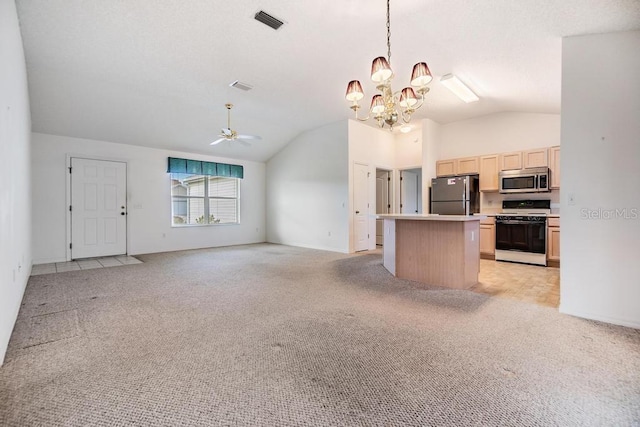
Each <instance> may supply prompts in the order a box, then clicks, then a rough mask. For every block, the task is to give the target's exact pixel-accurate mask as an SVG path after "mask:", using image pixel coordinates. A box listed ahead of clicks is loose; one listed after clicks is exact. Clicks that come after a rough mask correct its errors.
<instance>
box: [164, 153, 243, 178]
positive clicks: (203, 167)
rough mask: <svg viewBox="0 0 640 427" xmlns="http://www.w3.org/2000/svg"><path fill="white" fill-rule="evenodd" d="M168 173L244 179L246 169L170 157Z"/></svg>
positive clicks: (237, 166) (225, 164)
mask: <svg viewBox="0 0 640 427" xmlns="http://www.w3.org/2000/svg"><path fill="white" fill-rule="evenodd" d="M168 163H169V164H168V166H167V172H168V173H186V174H191V175H208V176H227V177H229V178H240V179H242V178H244V167H243V166H240V165H229V164H227V163H215V162H203V161H200V160H189V159H179V158H176V157H169V162H168Z"/></svg>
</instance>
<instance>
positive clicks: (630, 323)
mask: <svg viewBox="0 0 640 427" xmlns="http://www.w3.org/2000/svg"><path fill="white" fill-rule="evenodd" d="M558 311H559V312H560V313H562V314H568V315H570V316H575V317H581V318H583V319H589V320H597V321H599V322H604V323H611V324H612V325H620V326H626V327H628V328H634V329H640V320H629V319H621V318H618V317H611V316H603V315H601V314H595V313H589V312H584V311H580V310H570V309H569V310H567V308H566V307H565V306H563V305H562V303H560V307H559V309H558Z"/></svg>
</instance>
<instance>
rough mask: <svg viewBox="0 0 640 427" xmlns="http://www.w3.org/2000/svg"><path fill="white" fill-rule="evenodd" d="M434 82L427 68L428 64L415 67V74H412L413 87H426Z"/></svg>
mask: <svg viewBox="0 0 640 427" xmlns="http://www.w3.org/2000/svg"><path fill="white" fill-rule="evenodd" d="M431 80H433V76H431V71H429V67H427V63H426V62H418V63H417V64H416V65H414V66H413V72H412V73H411V86H413V87H418V88H419V87H425V86H426V85H428V84H429V83H431Z"/></svg>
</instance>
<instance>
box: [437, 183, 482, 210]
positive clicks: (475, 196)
mask: <svg viewBox="0 0 640 427" xmlns="http://www.w3.org/2000/svg"><path fill="white" fill-rule="evenodd" d="M479 185H480V180H479V178H478V175H465V176H447V177H442V178H433V179H432V180H431V213H432V214H440V215H471V214H472V213H479V212H480V187H479Z"/></svg>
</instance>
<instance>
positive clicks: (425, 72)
mask: <svg viewBox="0 0 640 427" xmlns="http://www.w3.org/2000/svg"><path fill="white" fill-rule="evenodd" d="M389 2H390V0H387V57H386V58H385V57H383V56H380V57H378V58H376V59H374V60H373V63H372V64H371V80H372V81H373V82H374V83H375V84H376V89H378V90H379V91H380V93H379V94H376V95H374V96H373V98H372V99H371V106H370V108H369V114H368V115H367V117H364V118H360V117H358V110H359V109H360V104H359V101H360V100H362V99H363V98H364V91H363V90H362V85H361V84H360V81H358V80H352V81H350V82H349V84H348V85H347V94H346V95H345V98H346V100H347V101H349V102H350V103H351V106H350V107H349V108H351V109H352V110H353V111H354V112H355V118H356V120H359V121H363V122H364V121H367V120H369V119H370V118H371V117H373V118H374V119H375V120H376V121H377V122H378V126H380V127H381V128H383V127H384V126H385V125H387V126H389V128H390V129H391V130H393V126H394V125H395V124H396V123H398V121H399V120H400V119H401V120H402V122H404V123H409V122H410V121H411V115H412V114H413V113H414V112H415V111H416V110H417V109H418V108H420V107H422V105H423V104H424V96H425V94H426V93H427V92H429V88H428V87H427V85H428V84H429V83H430V82H431V80H432V79H433V77H432V76H431V71H429V67H428V66H427V64H426V62H418V63H417V64H416V65H414V66H413V72H412V73H411V81H410V84H411V86H407V87H405V88H404V89H402V90H401V91H399V92H393V89H391V80H393V70H392V69H391V24H390V13H389ZM416 92H417V93H418V95H416Z"/></svg>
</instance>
